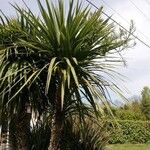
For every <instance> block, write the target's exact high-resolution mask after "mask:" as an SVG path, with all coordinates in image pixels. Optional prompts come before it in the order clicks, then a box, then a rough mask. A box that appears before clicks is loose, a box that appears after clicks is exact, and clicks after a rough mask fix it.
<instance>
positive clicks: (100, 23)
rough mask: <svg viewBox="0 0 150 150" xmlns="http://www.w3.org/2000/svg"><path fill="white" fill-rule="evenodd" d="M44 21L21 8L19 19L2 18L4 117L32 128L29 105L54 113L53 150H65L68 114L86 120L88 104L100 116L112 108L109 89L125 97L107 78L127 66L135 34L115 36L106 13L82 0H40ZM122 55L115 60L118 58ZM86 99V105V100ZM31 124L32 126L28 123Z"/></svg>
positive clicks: (23, 144) (23, 137)
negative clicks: (124, 54)
mask: <svg viewBox="0 0 150 150" xmlns="http://www.w3.org/2000/svg"><path fill="white" fill-rule="evenodd" d="M37 2H38V6H39V10H40V16H36V15H35V14H34V12H32V10H30V9H29V8H28V7H27V9H26V10H25V9H22V8H20V7H19V6H18V5H14V6H13V7H14V8H15V9H16V11H17V14H18V18H17V19H14V20H12V19H10V18H8V17H6V16H5V15H4V16H1V24H0V40H1V41H0V57H1V62H0V63H1V66H0V89H1V92H0V99H1V106H2V108H1V115H4V114H5V113H4V110H5V112H7V113H8V118H9V119H10V118H11V117H12V114H15V116H17V117H16V118H17V119H18V120H20V118H21V119H22V120H23V123H22V124H19V127H20V128H19V129H21V128H22V129H23V128H24V126H25V124H29V121H30V118H31V117H29V119H26V121H24V120H25V118H24V116H26V114H27V111H26V106H28V107H30V108H31V110H32V112H34V113H35V112H38V114H41V113H42V111H43V110H50V111H51V114H52V116H51V121H50V123H51V138H50V145H49V148H48V149H49V150H57V149H59V148H60V147H59V141H60V135H61V130H62V127H63V122H64V120H65V115H66V114H67V112H73V110H78V112H79V115H80V116H81V118H84V111H83V109H85V108H86V107H84V106H85V104H84V103H85V100H86V101H87V102H88V103H89V104H90V105H91V107H92V108H93V109H94V110H95V113H96V112H97V104H98V103H97V102H102V103H103V104H105V105H106V106H107V107H108V105H107V99H106V95H107V90H108V89H111V90H114V91H115V92H118V93H119V88H118V86H117V85H116V84H115V83H113V81H112V82H111V81H109V80H108V79H107V78H106V77H107V76H109V79H110V78H113V79H114V78H115V77H116V78H117V75H118V74H117V73H116V72H115V71H114V70H113V69H114V67H115V65H116V64H117V63H120V62H122V61H123V60H122V58H120V57H117V56H119V55H118V53H120V51H122V50H124V49H126V48H128V47H129V42H130V33H132V27H131V30H130V33H127V32H125V31H122V30H120V31H119V32H115V29H114V26H113V24H111V23H109V22H108V21H109V18H108V19H102V8H100V9H99V10H97V11H95V12H91V11H90V8H89V7H83V5H82V4H81V3H79V1H76V2H74V1H73V0H70V1H69V2H68V4H69V5H68V6H69V8H68V11H64V9H65V6H64V1H63V0H58V3H57V4H55V5H54V4H53V3H51V2H49V1H48V0H45V3H46V7H44V6H45V4H44V5H43V4H42V3H41V1H40V0H37ZM115 53H116V55H112V54H115ZM82 97H84V99H85V100H82ZM27 122H28V123H27ZM18 132H20V134H19V135H20V141H19V142H18V145H19V146H18V149H22V150H27V149H28V147H27V145H28V140H27V139H28V132H29V131H27V130H22V131H21V130H18Z"/></svg>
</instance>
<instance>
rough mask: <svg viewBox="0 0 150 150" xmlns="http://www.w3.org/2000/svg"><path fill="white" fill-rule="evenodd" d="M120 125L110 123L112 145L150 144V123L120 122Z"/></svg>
mask: <svg viewBox="0 0 150 150" xmlns="http://www.w3.org/2000/svg"><path fill="white" fill-rule="evenodd" d="M118 123H119V125H118V126H117V125H115V127H114V126H113V124H112V123H109V125H108V130H109V131H110V133H111V137H110V140H109V143H110V144H124V143H133V144H137V143H139V144H142V143H149V142H150V122H149V121H131V120H120V121H118Z"/></svg>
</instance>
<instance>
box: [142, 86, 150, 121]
mask: <svg viewBox="0 0 150 150" xmlns="http://www.w3.org/2000/svg"><path fill="white" fill-rule="evenodd" d="M141 94H142V101H141V109H142V112H143V114H144V115H145V117H146V119H147V120H150V88H149V87H146V86H145V87H144V88H143V91H142V93H141Z"/></svg>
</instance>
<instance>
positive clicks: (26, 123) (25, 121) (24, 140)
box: [16, 112, 31, 150]
mask: <svg viewBox="0 0 150 150" xmlns="http://www.w3.org/2000/svg"><path fill="white" fill-rule="evenodd" d="M30 119H31V114H30V113H27V112H26V113H22V114H20V116H19V117H18V118H17V122H16V131H17V141H18V150H28V146H29V136H30Z"/></svg>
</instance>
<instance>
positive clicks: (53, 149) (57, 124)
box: [48, 89, 62, 150]
mask: <svg viewBox="0 0 150 150" xmlns="http://www.w3.org/2000/svg"><path fill="white" fill-rule="evenodd" d="M59 94H60V93H59V90H58V89H57V92H56V96H55V104H54V108H53V112H54V113H53V115H52V119H51V138H50V145H49V148H48V150H58V149H59V148H60V145H59V143H60V136H61V131H62V118H61V97H60V95H59Z"/></svg>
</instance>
